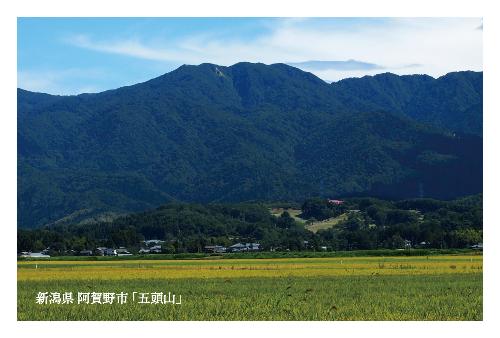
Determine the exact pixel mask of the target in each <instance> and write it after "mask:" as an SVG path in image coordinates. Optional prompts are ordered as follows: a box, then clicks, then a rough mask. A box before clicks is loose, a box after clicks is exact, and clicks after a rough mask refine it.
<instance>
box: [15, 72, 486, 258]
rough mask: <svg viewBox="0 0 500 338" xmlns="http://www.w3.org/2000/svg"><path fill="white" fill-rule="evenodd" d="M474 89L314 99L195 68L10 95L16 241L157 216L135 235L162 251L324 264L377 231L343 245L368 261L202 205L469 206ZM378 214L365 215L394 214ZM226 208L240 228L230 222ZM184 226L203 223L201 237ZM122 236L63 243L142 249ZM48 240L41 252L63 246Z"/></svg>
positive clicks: (289, 85) (277, 81)
mask: <svg viewBox="0 0 500 338" xmlns="http://www.w3.org/2000/svg"><path fill="white" fill-rule="evenodd" d="M482 76H483V75H482V73H476V72H458V73H450V74H448V75H446V76H443V77H440V78H438V79H434V78H432V77H430V76H426V75H412V76H396V75H394V74H380V75H376V76H367V77H363V78H359V79H347V80H343V81H339V82H336V83H333V84H329V83H326V82H324V81H322V80H320V79H319V78H317V77H316V76H314V75H312V74H310V73H307V72H303V71H301V70H299V69H297V68H294V67H290V66H287V65H284V64H274V65H264V64H251V63H238V64H235V65H233V66H230V67H222V66H216V65H211V64H202V65H199V66H182V67H180V68H179V69H177V70H175V71H173V72H170V73H168V74H165V75H163V76H160V77H158V78H156V79H153V80H150V81H147V82H145V83H141V84H137V85H134V86H129V87H124V88H120V89H117V90H110V91H106V92H103V93H98V94H83V95H78V96H68V97H63V96H52V95H46V94H40V93H32V92H27V91H24V90H21V89H19V90H18V196H17V198H18V215H19V217H18V227H19V228H36V227H39V226H43V225H47V224H58V225H62V224H67V225H70V224H76V223H79V222H80V221H82V220H85V219H89V218H97V219H99V220H105V219H106V217H103V215H109V214H110V213H119V214H128V213H131V212H139V211H144V210H148V209H152V208H155V207H157V206H158V205H162V204H165V203H169V204H167V205H166V206H165V207H163V209H159V210H158V211H156V212H154V213H150V214H149V215H150V216H149V217H151V218H152V222H153V225H149V226H150V227H152V229H160V230H157V231H159V233H157V234H156V235H157V236H167V237H171V236H174V238H175V239H176V241H177V242H176V243H177V244H175V245H177V247H175V250H194V249H195V248H196V247H199V246H201V244H196V243H198V242H199V243H202V240H201V239H200V240H197V239H196V236H200V238H203V240H208V241H213V242H215V241H217V240H216V239H217V238H219V237H220V238H228V237H229V235H230V234H231V235H232V236H247V237H253V238H255V239H258V240H262V242H263V243H265V245H266V246H267V247H268V248H269V247H271V246H283V247H285V246H286V247H297V248H301V244H300V243H302V242H303V240H309V241H310V242H311V243H327V244H328V245H330V246H332V247H336V248H337V247H350V246H363V247H366V246H370V245H371V246H380V245H385V244H383V243H384V242H385V241H386V240H387V238H385V237H384V238H383V239H382V237H383V236H385V235H387V234H388V230H381V229H385V228H382V227H383V226H384V225H383V224H380V226H381V227H377V228H376V230H366V231H365V230H363V229H364V228H363V227H361V228H360V230H357V231H356V234H357V235H356V236H358V235H359V236H368V237H369V238H371V239H370V240H369V242H370V243H372V244H370V245H368V244H366V243H365V240H364V239H363V238H364V237H359V239H358V240H353V239H352V238H350V237H342V236H344V235H345V236H347V234H348V233H349V232H348V231H342V232H341V233H337V232H335V231H333V232H331V233H324V234H318V235H317V236H316V235H315V236H313V235H311V234H309V233H308V232H307V231H304V229H301V228H300V227H298V226H297V225H296V224H288V223H287V222H288V221H287V219H286V217H285V218H284V219H280V220H274V219H273V218H270V216H269V215H268V214H267V213H266V211H265V209H263V208H259V207H258V206H257V205H248V204H241V205H233V206H232V207H229V205H226V206H221V205H220V204H213V203H240V202H245V201H252V200H253V201H276V200H287V201H296V202H300V201H302V200H303V199H304V198H311V197H314V196H322V197H327V196H350V197H356V196H377V197H380V198H385V199H405V198H414V197H430V198H437V199H453V198H457V197H460V196H466V195H471V194H477V193H481V192H482ZM179 201H182V202H189V203H201V204H203V205H204V206H202V205H198V204H179ZM211 203H212V204H211ZM353 203H354V202H353ZM387 203H389V202H387ZM387 203H383V202H377V203H376V207H377V208H381V209H383V210H386V209H388V210H390V209H391V208H395V206H394V205H392V204H390V203H389V204H387ZM227 208H234V210H240V211H238V212H241V213H243V214H246V213H249V214H251V215H254V217H256V218H255V220H254V221H251V222H250V221H249V220H248V219H246V218H245V219H239V218H238V217H233V216H232V214H231V212H233V211H231V212H230V211H228V210H229V209H227ZM177 209H179V210H181V211H182V212H180V213H179V215H180V216H174V215H175V214H177V213H178V212H177V211H176V212H174V210H177ZM231 210H233V209H231ZM364 212H365V211H363V214H362V215H364ZM234 213H237V212H236V211H234ZM257 215H260V216H258V217H257ZM134 217H140V216H129V218H132V219H135V218H134ZM175 217H178V222H179V227H180V226H185V228H183V231H182V237H179V238H178V236H180V235H178V234H176V233H175V231H176V230H175V228H172V227H173V226H174V225H172V224H171V223H165V224H168V225H164V223H161V222H163V220H164V219H173V218H175ZM184 217H185V218H184ZM363 217H364V216H363ZM370 217H371V216H370ZM197 218H202V219H205V220H210V222H209V223H208V224H209V225H210V226H209V225H207V226H208V227H209V229H210V231H208V230H206V232H205V229H204V227H203V226H202V225H201V224H198V223H196V222H195V219H197ZM249 219H252V220H253V219H254V218H249ZM160 220H161V221H160ZM378 221H380V220H377V222H378ZM117 222H118V221H117ZM120 222H125V223H127V222H130V220H129V219H128V218H126V221H125V220H122V221H120ZM137 222H139V221H137ZM155 222H157V223H158V224H162V225H161V226H159V225H154V224H157V223H155ZM193 222H194V223H193ZM283 222H284V223H286V224H287V226H281V225H282V224H283ZM352 222H361V221H360V220H358V221H352ZM362 222H364V223H369V222H371V221H370V220H368V219H364V218H363V220H362ZM139 223H141V222H139ZM146 223H147V222H144V224H146ZM141 224H142V223H141ZM193 224H195V225H196V226H195V225H193ZM215 224H222V225H220V226H215ZM279 224H281V225H279ZM356 224H357V223H356ZM125 225H130V226H132V225H134V224H133V223H127V224H122V225H119V224H115V223H113V224H112V225H109V224H103V225H101V226H100V227H99V228H97V229H96V230H92V229H90V228H89V229H86V228H78V229H79V230H78V231H81V237H78V236H80V235H78V234H74V235H78V236H77V237H71V236H70V238H76V239H74V240H77V238H80V240H81V238H83V236H85V238H86V239H85V240H86V241H96V240H97V239H101V238H103V234H104V233H105V232H104V230H99V229H108V228H109V229H115V228H116V229H118V227H119V226H120V227H121V228H119V229H120V230H116V231H115V230H112V231H113V232H112V233H114V234H123V233H126V234H129V235H130V236H131V238H133V239H134V240H135V239H137V238H135V237H134V236H139V237H140V236H149V233H148V230H147V227H146V225H140V226H139V225H134V229H135V230H131V229H129V230H127V228H126V227H125ZM211 225H214V226H213V227H212V226H211ZM391 226H394V224H391ZM243 228H244V229H251V230H243ZM216 229H219V230H216ZM391 229H392V228H391ZM43 231H45V230H39V232H40V233H43ZM54 231H55V230H53V231H52V230H51V231H49V233H48V234H47V235H46V236H49V235H50V236H52V235H54V236H63V234H66V233H67V232H68V231H70V230H68V229H66V230H65V229H59V230H58V231H55V232H54ZM99 231H102V233H99ZM155 231H156V230H155ZM446 231H447V232H446V233H447V234H448V233H449V231H448V230H446ZM292 233H293V234H294V235H293V236H292V235H291V234H292ZM21 234H24V232H21ZM57 234H59V235H57ZM70 234H73V230H71V232H70ZM295 235H297V236H295ZM46 236H45V235H43V236H42V237H41V239H40V241H41V242H42V243H45V242H46V240H45V239H43V238H46ZM115 236H121V235H115ZM371 236H377V238H376V239H373V238H372V237H371ZM379 236H382V237H380V238H379ZM391 236H392V235H391ZM401 236H402V237H405V236H403V235H401ZM406 236H408V235H406ZM450 236H451V235H450ZM61 238H64V236H63V237H61ZM211 238H213V240H212V239H211ZM292 238H293V240H292ZM349 238H350V239H349ZM356 238H357V237H356ZM362 239H363V240H362ZM108 240H112V239H109V238H108ZM44 241H45V242H44ZM120 241H121V240H120ZM120 241H118V240H117V242H120ZM197 241H198V242H197ZM288 241H290V243H288ZM443 241H445V240H444V239H443ZM55 242H57V243H65V241H63V240H62V239H58V240H57V241H55ZM131 242H132V240H130V241H121V242H120V243H126V244H127V245H128V244H129V243H131ZM292 242H293V243H295V244H292ZM431 242H432V243H433V245H437V244H435V243H436V241H435V240H432V241H431ZM445 242H446V243H447V244H446V245H452V244H453V241H452V240H451V239H446V241H445ZM345 243H353V244H345ZM362 243H364V244H362ZM39 244H40V243H37V246H40V245H39ZM44 245H45V244H44ZM61 245H62V244H61ZM64 245H66V244H64ZM87 245H90V243H88V244H87V243H84V244H80V245H79V246H80V247H83V246H87ZM172 245H174V244H172ZM314 245H316V244H314ZM318 245H319V244H318ZM453 245H454V244H453ZM172 250H174V249H172Z"/></svg>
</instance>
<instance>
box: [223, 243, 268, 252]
mask: <svg viewBox="0 0 500 338" xmlns="http://www.w3.org/2000/svg"><path fill="white" fill-rule="evenodd" d="M259 250H260V244H259V243H245V244H243V243H236V244H234V245H231V246H230V247H229V248H228V251H230V252H246V251H259Z"/></svg>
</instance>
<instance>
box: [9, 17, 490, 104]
mask: <svg viewBox="0 0 500 338" xmlns="http://www.w3.org/2000/svg"><path fill="white" fill-rule="evenodd" d="M482 33H483V28H482V19H481V18H366V17H365V18H18V20H17V65H18V66H17V67H18V68H17V77H18V84H17V85H18V87H19V88H23V89H26V90H31V91H36V92H44V93H49V94H58V95H73V94H80V93H95V92H100V91H104V90H108V89H114V88H118V87H122V86H127V85H131V84H135V83H139V82H144V81H147V80H149V79H152V78H154V77H157V76H160V75H162V74H164V73H167V72H170V71H172V70H174V69H176V68H177V67H179V66H181V65H183V64H195V65H196V64H200V63H205V62H208V63H214V64H218V65H223V66H230V65H232V64H234V63H237V62H242V61H247V62H262V63H265V64H272V63H287V64H290V65H292V66H294V67H297V68H300V69H302V70H305V71H308V72H311V73H313V74H315V75H316V76H318V77H320V78H321V79H323V80H324V81H327V82H333V81H338V80H341V79H344V78H348V77H362V76H365V75H375V74H378V73H385V72H391V73H395V74H399V75H404V74H428V75H431V76H433V77H439V76H442V75H444V74H446V73H449V72H452V71H462V70H474V71H482V67H483V62H482V58H483V45H482V35H483V34H482Z"/></svg>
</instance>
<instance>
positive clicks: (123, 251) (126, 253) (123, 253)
mask: <svg viewBox="0 0 500 338" xmlns="http://www.w3.org/2000/svg"><path fill="white" fill-rule="evenodd" d="M115 252H116V255H117V256H132V254H131V253H130V252H129V251H128V250H127V249H126V248H124V247H122V246H121V247H119V248H118V249H116V250H115Z"/></svg>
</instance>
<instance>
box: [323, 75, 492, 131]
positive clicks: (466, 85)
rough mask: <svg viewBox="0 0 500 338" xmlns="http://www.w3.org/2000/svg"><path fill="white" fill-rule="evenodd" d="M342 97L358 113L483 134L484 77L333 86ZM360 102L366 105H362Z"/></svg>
mask: <svg viewBox="0 0 500 338" xmlns="http://www.w3.org/2000/svg"><path fill="white" fill-rule="evenodd" d="M332 87H333V88H334V90H335V92H336V93H337V95H338V96H340V97H344V100H343V102H344V103H346V104H348V105H349V101H350V100H352V98H353V97H356V98H357V100H356V101H355V102H354V104H352V106H354V107H355V108H356V109H357V110H363V111H378V110H384V111H390V112H394V113H402V114H405V115H407V116H409V117H412V118H414V119H415V120H417V121H419V122H423V123H429V124H433V125H435V126H438V127H440V128H443V129H446V130H449V131H458V132H463V133H471V134H475V135H479V136H481V135H482V133H483V73H482V72H481V73H478V72H471V71H468V72H455V73H449V74H446V75H445V76H442V77H440V78H438V79H434V78H432V77H430V76H428V75H404V76H397V75H394V74H391V73H384V74H379V75H375V76H365V77H362V78H353V79H345V80H341V81H339V82H335V83H332ZM360 101H361V102H362V103H361V104H360Z"/></svg>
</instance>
